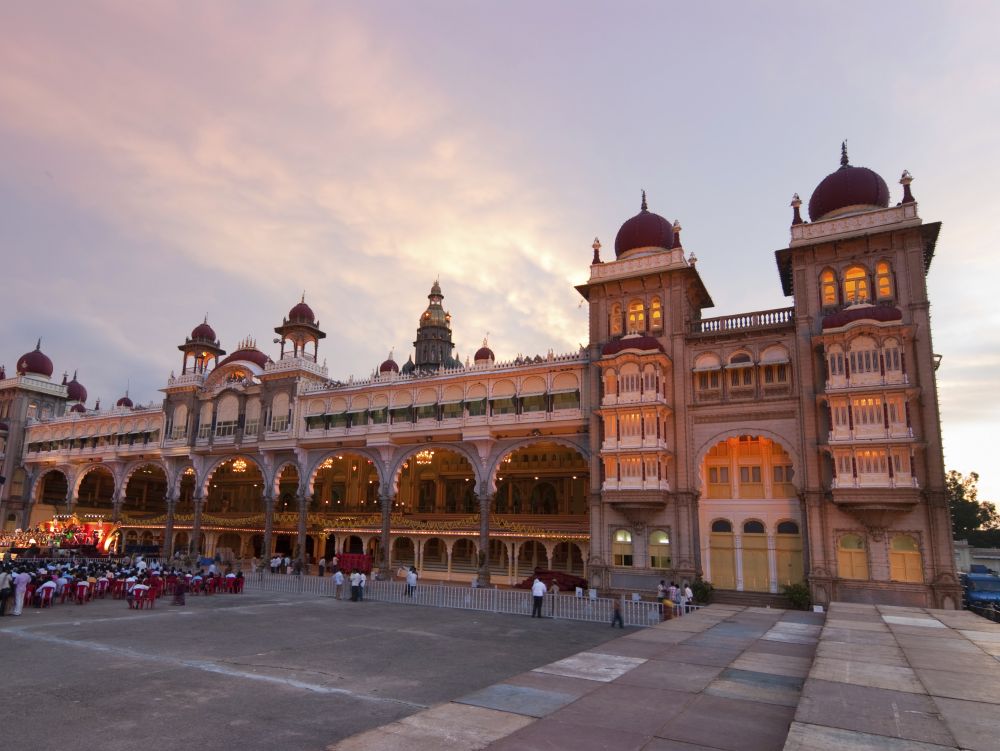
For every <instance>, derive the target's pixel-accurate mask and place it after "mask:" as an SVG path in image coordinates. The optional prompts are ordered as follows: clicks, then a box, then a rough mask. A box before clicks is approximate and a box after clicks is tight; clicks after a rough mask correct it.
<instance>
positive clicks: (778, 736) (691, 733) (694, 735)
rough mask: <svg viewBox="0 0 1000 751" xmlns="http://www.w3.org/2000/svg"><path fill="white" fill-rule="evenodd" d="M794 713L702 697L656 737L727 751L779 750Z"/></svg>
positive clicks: (697, 697) (720, 698)
mask: <svg viewBox="0 0 1000 751" xmlns="http://www.w3.org/2000/svg"><path fill="white" fill-rule="evenodd" d="M794 713H795V710H794V709H792V708H791V707H782V706H778V705H776V704H762V703H760V702H757V701H744V700H742V699H728V698H725V697H721V696H711V695H708V694H699V695H697V696H695V697H694V699H693V700H692V701H691V702H690V703H689V704H688V705H687V706H686V707H685V708H684V710H683V711H682V712H681V713H680V714H679V715H678V716H677V717H676V718H675V719H674V720H673V721H672V722H670V723H668V724H667V725H666V726H664V727H663V728H661V729H660V731H659V732H658V733H657V737H660V738H669V739H671V740H677V741H684V742H686V743H694V744H701V745H704V746H709V747H710V748H717V749H724V750H725V751H771V750H772V749H780V748H781V747H782V745H783V744H784V742H785V736H786V735H787V734H788V726H789V724H790V723H791V721H792V717H793V716H794Z"/></svg>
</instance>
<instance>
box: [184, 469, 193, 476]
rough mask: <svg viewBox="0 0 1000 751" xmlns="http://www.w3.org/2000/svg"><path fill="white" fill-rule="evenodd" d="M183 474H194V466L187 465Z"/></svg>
mask: <svg viewBox="0 0 1000 751" xmlns="http://www.w3.org/2000/svg"><path fill="white" fill-rule="evenodd" d="M184 474H185V475H187V476H188V477H191V476H192V475H194V467H188V468H187V469H185V470H184Z"/></svg>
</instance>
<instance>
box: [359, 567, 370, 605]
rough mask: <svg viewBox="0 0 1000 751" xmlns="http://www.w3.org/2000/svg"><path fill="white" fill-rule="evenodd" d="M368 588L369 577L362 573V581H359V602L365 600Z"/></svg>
mask: <svg viewBox="0 0 1000 751" xmlns="http://www.w3.org/2000/svg"><path fill="white" fill-rule="evenodd" d="M367 586H368V575H367V574H366V573H365V572H364V571H362V572H361V579H360V580H359V581H358V602H361V601H362V600H364V599H365V587H367Z"/></svg>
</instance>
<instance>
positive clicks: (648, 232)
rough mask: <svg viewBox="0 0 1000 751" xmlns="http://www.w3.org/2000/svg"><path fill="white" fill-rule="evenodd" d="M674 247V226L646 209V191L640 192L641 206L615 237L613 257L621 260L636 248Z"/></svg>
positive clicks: (667, 248) (665, 248) (666, 248)
mask: <svg viewBox="0 0 1000 751" xmlns="http://www.w3.org/2000/svg"><path fill="white" fill-rule="evenodd" d="M672 247H674V226H673V225H672V224H671V223H670V222H668V221H667V220H666V219H664V218H663V217H662V216H660V215H659V214H654V213H652V212H651V211H649V210H648V208H647V207H646V191H643V192H642V206H641V209H640V211H639V213H638V214H636V215H635V216H634V217H632V218H631V219H629V220H628V221H626V222H625V223H624V224H623V225H622V226H621V229H619V230H618V234H617V235H616V236H615V257H616V258H621V256H623V255H624V254H625V253H628V252H629V251H630V250H636V249H638V248H662V249H664V250H669V249H670V248H672Z"/></svg>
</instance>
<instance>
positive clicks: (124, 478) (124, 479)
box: [121, 459, 171, 494]
mask: <svg viewBox="0 0 1000 751" xmlns="http://www.w3.org/2000/svg"><path fill="white" fill-rule="evenodd" d="M150 466H152V467H157V468H159V469H161V470H163V474H164V475H166V478H167V488H169V487H170V484H171V483H170V481H171V476H170V470H169V469H168V468H167V466H166V465H165V464H164V463H163V462H162V461H160V460H159V459H136V460H135V461H132V462H129V463H128V464H126V465H125V468H124V469H123V470H122V473H121V492H122V493H123V494H124V492H125V489H126V488H127V487H128V481H129V480H131V479H132V475H134V474H135V473H136V472H138V471H139V470H140V469H142V468H143V467H150Z"/></svg>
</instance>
